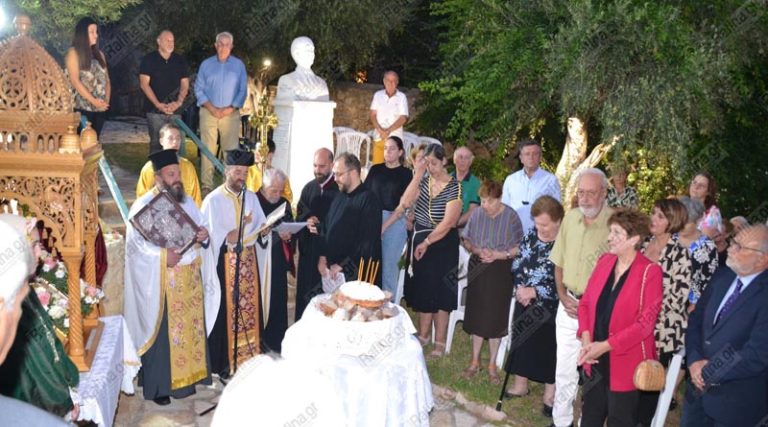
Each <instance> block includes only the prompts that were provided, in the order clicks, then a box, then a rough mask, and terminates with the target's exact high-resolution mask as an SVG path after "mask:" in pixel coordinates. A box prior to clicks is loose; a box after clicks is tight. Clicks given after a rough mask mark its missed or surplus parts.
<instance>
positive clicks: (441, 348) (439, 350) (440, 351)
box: [427, 342, 445, 360]
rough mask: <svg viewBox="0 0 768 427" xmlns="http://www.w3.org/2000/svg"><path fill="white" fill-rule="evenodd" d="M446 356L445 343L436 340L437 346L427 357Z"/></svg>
mask: <svg viewBox="0 0 768 427" xmlns="http://www.w3.org/2000/svg"><path fill="white" fill-rule="evenodd" d="M443 356H445V343H444V342H435V348H434V349H433V350H432V352H430V353H429V354H428V355H427V359H429V360H434V359H439V358H441V357H443Z"/></svg>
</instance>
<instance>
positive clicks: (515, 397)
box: [504, 389, 531, 400]
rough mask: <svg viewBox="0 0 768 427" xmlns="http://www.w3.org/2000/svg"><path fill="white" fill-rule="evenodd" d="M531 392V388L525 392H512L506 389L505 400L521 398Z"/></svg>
mask: <svg viewBox="0 0 768 427" xmlns="http://www.w3.org/2000/svg"><path fill="white" fill-rule="evenodd" d="M529 394H531V390H530V389H528V390H526V392H525V393H524V394H515V393H510V392H508V391H505V392H504V399H505V400H509V399H519V398H521V397H525V396H528V395H529Z"/></svg>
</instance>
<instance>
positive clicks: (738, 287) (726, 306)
mask: <svg viewBox="0 0 768 427" xmlns="http://www.w3.org/2000/svg"><path fill="white" fill-rule="evenodd" d="M742 286H744V284H743V283H741V279H736V289H735V290H734V291H733V293H732V294H731V296H729V297H728V299H727V300H725V304H723V308H722V309H720V314H718V315H717V318H716V319H715V324H717V322H719V321H720V319H722V318H723V316H725V315H726V314H728V312H729V311H731V308H732V307H733V304H734V303H736V299H737V298H739V295H741V287H742Z"/></svg>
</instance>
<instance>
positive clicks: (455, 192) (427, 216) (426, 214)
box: [414, 174, 461, 228]
mask: <svg viewBox="0 0 768 427" xmlns="http://www.w3.org/2000/svg"><path fill="white" fill-rule="evenodd" d="M430 181H431V180H430V177H429V175H428V174H425V175H424V177H423V178H421V182H420V183H419V198H418V199H416V207H415V208H414V216H415V218H416V224H418V225H419V226H421V227H423V228H435V227H437V224H440V222H441V221H442V220H443V218H445V209H446V206H447V205H448V202H451V201H453V200H461V186H460V185H459V182H458V181H456V178H453V177H451V180H450V181H449V182H448V184H446V185H445V187H443V189H442V191H440V194H438V195H436V196H434V197H432V198H431V199H430V197H429V184H430Z"/></svg>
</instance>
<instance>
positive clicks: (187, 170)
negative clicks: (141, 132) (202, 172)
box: [136, 123, 202, 208]
mask: <svg viewBox="0 0 768 427" xmlns="http://www.w3.org/2000/svg"><path fill="white" fill-rule="evenodd" d="M160 145H161V146H162V147H163V150H176V151H179V146H180V145H181V130H180V129H179V128H178V126H176V125H175V124H173V123H166V124H165V125H163V127H161V128H160ZM179 168H180V169H181V184H182V186H183V187H184V192H186V193H187V195H188V196H189V197H191V198H192V200H193V201H194V202H195V205H197V207H198V208H199V207H200V203H201V202H202V197H201V194H200V181H198V179H197V170H195V165H193V164H192V162H190V161H189V160H187V159H185V158H184V157H181V156H179ZM154 186H155V171H154V170H153V169H152V162H147V163H146V164H145V165H144V167H143V168H141V174H140V175H139V182H138V183H136V198H137V199H138V198H139V197H141V196H143V195H144V194H145V193H147V192H148V191H150V190H152V188H153V187H154Z"/></svg>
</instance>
